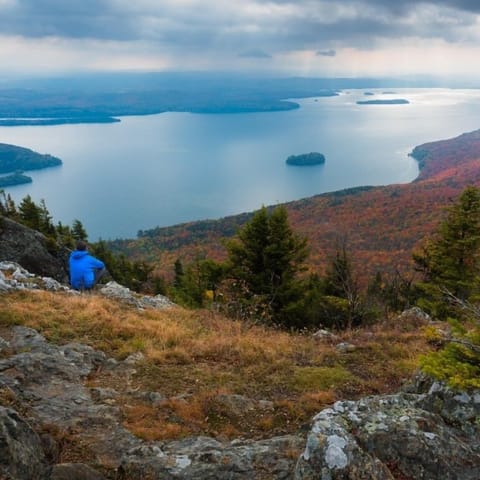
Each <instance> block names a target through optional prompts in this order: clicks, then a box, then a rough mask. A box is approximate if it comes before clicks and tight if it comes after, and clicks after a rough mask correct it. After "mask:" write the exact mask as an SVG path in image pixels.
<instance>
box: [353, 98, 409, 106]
mask: <svg viewBox="0 0 480 480" xmlns="http://www.w3.org/2000/svg"><path fill="white" fill-rule="evenodd" d="M408 103H410V102H409V101H408V100H405V99H404V98H393V99H391V100H359V101H358V102H357V105H406V104H408Z"/></svg>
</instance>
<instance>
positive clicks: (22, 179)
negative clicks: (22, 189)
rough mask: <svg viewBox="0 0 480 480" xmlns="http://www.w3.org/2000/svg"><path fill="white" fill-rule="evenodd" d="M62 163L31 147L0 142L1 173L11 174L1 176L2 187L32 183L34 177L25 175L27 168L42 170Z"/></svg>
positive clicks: (0, 185) (0, 183) (0, 184)
mask: <svg viewBox="0 0 480 480" xmlns="http://www.w3.org/2000/svg"><path fill="white" fill-rule="evenodd" d="M61 164H62V161H61V160H60V159H59V158H57V157H54V156H52V155H49V154H41V153H37V152H34V151H33V150H30V149H29V148H24V147H17V146H16V145H10V144H7V143H0V174H9V175H4V176H2V177H0V187H9V186H12V185H20V184H22V183H30V182H31V181H32V179H31V178H30V177H28V176H27V175H23V171H25V170H40V169H42V168H48V167H56V166H58V165H61Z"/></svg>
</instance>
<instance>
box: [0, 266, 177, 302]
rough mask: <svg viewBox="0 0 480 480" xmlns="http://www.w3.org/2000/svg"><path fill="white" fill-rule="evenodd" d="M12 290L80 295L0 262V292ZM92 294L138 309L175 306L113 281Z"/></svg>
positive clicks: (60, 284) (51, 279)
mask: <svg viewBox="0 0 480 480" xmlns="http://www.w3.org/2000/svg"><path fill="white" fill-rule="evenodd" d="M12 290H48V291H51V292H67V293H70V294H72V295H80V292H78V291H76V290H72V289H71V288H70V287H68V286H67V285H64V284H62V283H60V282H58V281H57V280H55V279H53V278H50V277H39V276H38V275H35V274H33V273H31V272H29V271H28V270H26V269H25V268H23V267H22V266H20V265H19V264H18V263H15V262H6V261H4V262H1V261H0V292H8V291H12ZM94 292H95V293H98V294H100V295H104V296H106V297H109V298H113V299H115V300H119V301H121V302H124V303H127V304H129V305H132V306H134V307H136V308H138V309H145V308H154V309H156V310H162V309H164V308H170V307H173V306H174V305H175V304H174V303H173V302H172V301H171V300H170V299H168V298H167V297H165V296H163V295H155V296H149V295H140V294H138V293H135V292H132V291H131V290H130V289H129V288H127V287H124V286H122V285H120V284H118V283H116V282H113V281H112V282H108V283H107V284H106V285H104V286H101V287H100V286H99V288H98V290H97V289H96V290H94ZM90 293H91V292H87V294H90Z"/></svg>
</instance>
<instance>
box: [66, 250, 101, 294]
mask: <svg viewBox="0 0 480 480" xmlns="http://www.w3.org/2000/svg"><path fill="white" fill-rule="evenodd" d="M69 266H70V285H71V286H72V288H75V289H76V290H83V289H84V288H92V287H93V285H94V284H95V270H101V269H102V268H105V264H104V263H103V262H102V261H101V260H98V259H97V258H95V257H92V256H91V255H89V253H88V252H87V251H86V250H75V251H74V252H72V253H71V254H70V259H69Z"/></svg>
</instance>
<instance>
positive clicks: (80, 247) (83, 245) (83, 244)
mask: <svg viewBox="0 0 480 480" xmlns="http://www.w3.org/2000/svg"><path fill="white" fill-rule="evenodd" d="M76 248H77V250H86V249H87V243H86V242H84V241H83V240H79V241H78V242H77V247H76Z"/></svg>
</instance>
